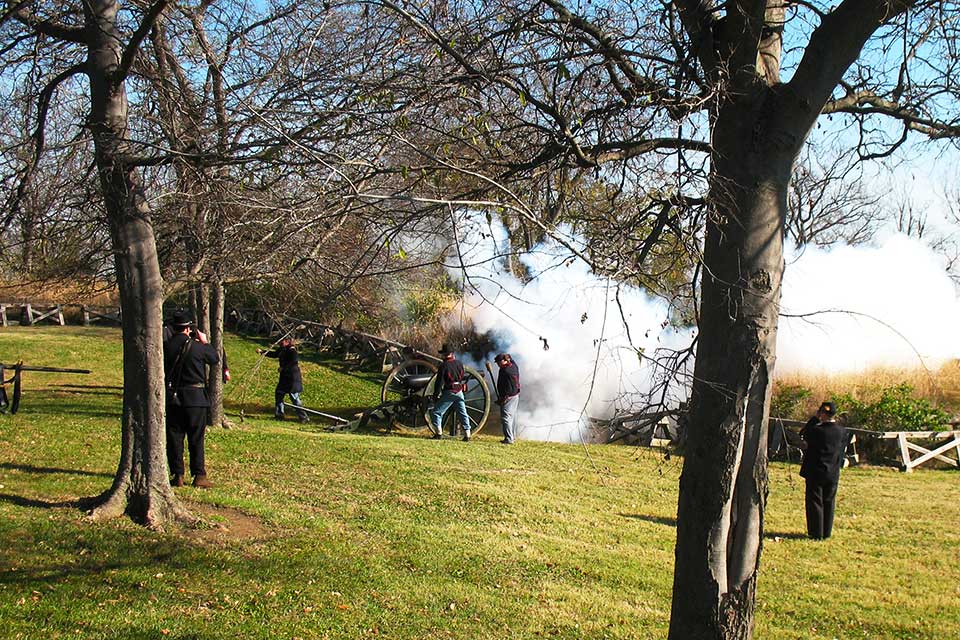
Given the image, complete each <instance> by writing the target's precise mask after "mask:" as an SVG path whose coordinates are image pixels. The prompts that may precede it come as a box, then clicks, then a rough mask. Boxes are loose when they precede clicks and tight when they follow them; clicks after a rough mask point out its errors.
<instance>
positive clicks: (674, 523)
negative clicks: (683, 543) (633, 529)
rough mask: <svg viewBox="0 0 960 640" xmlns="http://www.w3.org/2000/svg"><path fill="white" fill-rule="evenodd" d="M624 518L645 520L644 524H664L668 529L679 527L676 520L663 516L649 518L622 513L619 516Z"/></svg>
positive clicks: (639, 514) (638, 514)
mask: <svg viewBox="0 0 960 640" xmlns="http://www.w3.org/2000/svg"><path fill="white" fill-rule="evenodd" d="M618 515H620V517H622V518H630V519H632V520H643V521H644V522H652V523H653V524H662V525H664V526H666V527H675V526H677V519H676V518H665V517H663V516H648V515H644V514H641V513H621V514H618Z"/></svg>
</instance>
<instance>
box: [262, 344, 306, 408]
mask: <svg viewBox="0 0 960 640" xmlns="http://www.w3.org/2000/svg"><path fill="white" fill-rule="evenodd" d="M257 353H259V354H260V355H263V356H266V357H267V358H276V359H277V362H278V365H279V368H280V379H279V380H277V388H276V389H275V390H274V392H273V397H274V411H273V416H274V417H275V418H276V419H277V420H283V418H284V411H283V398H284V396H286V395H289V396H290V403H291V404H292V405H293V406H294V407H295V409H296V412H297V417H299V418H300V422H309V421H310V418H308V417H307V414H306V412H305V411H304V410H303V409H301V407H302V406H303V402H301V401H300V394H301V393H303V375H302V374H301V373H300V355H299V354H298V353H297V348H296V347H295V346H294V345H293V340H292V339H290V338H284V339H283V340H281V341H280V346H279V347H278V348H277V349H271V350H270V351H264V350H263V349H257Z"/></svg>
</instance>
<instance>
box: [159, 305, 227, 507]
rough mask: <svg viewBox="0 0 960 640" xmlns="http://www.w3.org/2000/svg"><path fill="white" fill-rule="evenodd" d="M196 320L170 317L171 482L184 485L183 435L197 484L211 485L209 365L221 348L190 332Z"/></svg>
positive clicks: (166, 349)
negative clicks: (208, 460) (206, 444)
mask: <svg viewBox="0 0 960 640" xmlns="http://www.w3.org/2000/svg"><path fill="white" fill-rule="evenodd" d="M192 325H193V320H192V319H191V318H190V317H189V316H188V315H187V314H186V313H184V312H182V311H177V312H175V313H174V314H173V317H172V318H171V320H170V328H171V330H172V334H173V335H171V336H170V338H169V339H168V340H166V341H165V342H164V343H163V364H164V371H165V373H166V380H167V425H166V426H167V464H168V465H169V466H170V475H171V479H170V484H172V485H173V486H175V487H182V486H183V475H184V468H183V438H184V436H186V438H187V447H188V449H189V451H190V475H192V476H193V486H195V487H200V488H202V489H207V488H209V487H212V486H213V484H212V483H211V482H210V481H209V480H208V479H207V469H206V460H205V453H204V438H205V437H206V431H207V410H208V409H209V407H210V401H209V400H208V399H207V389H206V380H207V369H206V368H207V366H208V365H209V366H213V365H215V364H217V363H218V362H219V361H220V359H219V358H218V357H217V352H216V351H215V350H214V349H213V347H211V346H210V345H208V344H203V343H202V342H200V341H199V340H196V339H194V338H193V337H192V336H191V335H190V329H191V327H192Z"/></svg>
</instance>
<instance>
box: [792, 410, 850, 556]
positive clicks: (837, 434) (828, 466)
mask: <svg viewBox="0 0 960 640" xmlns="http://www.w3.org/2000/svg"><path fill="white" fill-rule="evenodd" d="M836 415H837V407H836V405H834V404H833V403H832V402H824V403H823V404H821V405H820V408H819V409H817V414H816V415H815V416H814V417H812V418H810V420H809V421H808V422H807V424H806V425H805V426H804V427H803V429H801V431H800V436H801V437H802V438H803V441H804V442H805V443H806V450H805V451H804V453H803V462H802V463H801V464H800V475H801V476H802V477H803V478H805V479H806V481H807V490H806V512H807V535H809V536H810V537H811V538H813V539H815V540H823V539H825V538H829V537H830V533H831V531H832V530H833V513H834V506H835V500H836V496H837V484H838V483H839V482H840V469H841V468H842V467H843V460H844V453H845V452H846V449H847V430H846V429H845V428H843V427H842V426H841V425H839V424H837V421H836Z"/></svg>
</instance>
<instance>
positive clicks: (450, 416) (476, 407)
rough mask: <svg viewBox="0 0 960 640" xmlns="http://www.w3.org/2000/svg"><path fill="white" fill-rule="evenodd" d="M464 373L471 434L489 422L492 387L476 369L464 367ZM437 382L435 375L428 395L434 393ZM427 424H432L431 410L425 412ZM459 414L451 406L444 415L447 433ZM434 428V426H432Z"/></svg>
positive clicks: (428, 388) (444, 428)
mask: <svg viewBox="0 0 960 640" xmlns="http://www.w3.org/2000/svg"><path fill="white" fill-rule="evenodd" d="M463 371H464V373H466V382H467V388H466V390H465V391H464V392H463V399H464V400H465V401H466V403H467V415H469V416H470V433H471V435H473V434H476V433H479V431H480V429H483V425H484V424H486V422H487V416H489V415H490V389H489V388H488V387H487V383H486V381H485V380H484V379H483V375H481V374H480V373H479V372H478V371H477V370H476V369H472V368H470V367H464V368H463ZM436 382H437V377H436V376H434V377H433V379H431V380H430V384H428V385H427V390H426V395H427V396H428V397H430V396H432V395H433V386H434V385H435V384H436ZM424 416H425V418H426V421H427V424H428V425H429V424H430V412H429V410H428V411H426V412H425V413H424ZM456 419H457V416H456V412H455V411H454V410H453V409H452V408H451V409H450V410H449V411H447V413H446V414H445V415H444V416H443V430H444V432H446V433H450V431H451V429H450V428H451V427H452V426H453V423H454V421H456ZM430 429H431V430H433V427H432V426H431V427H430Z"/></svg>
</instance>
